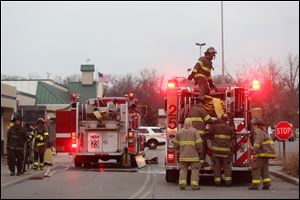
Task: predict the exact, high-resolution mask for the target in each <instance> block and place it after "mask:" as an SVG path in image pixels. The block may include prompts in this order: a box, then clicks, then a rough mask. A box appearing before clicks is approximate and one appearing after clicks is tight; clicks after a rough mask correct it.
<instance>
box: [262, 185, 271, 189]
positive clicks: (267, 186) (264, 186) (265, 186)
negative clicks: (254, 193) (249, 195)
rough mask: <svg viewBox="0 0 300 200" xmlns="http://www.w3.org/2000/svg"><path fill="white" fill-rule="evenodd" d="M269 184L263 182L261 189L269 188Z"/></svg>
mask: <svg viewBox="0 0 300 200" xmlns="http://www.w3.org/2000/svg"><path fill="white" fill-rule="evenodd" d="M270 186H271V184H264V185H263V187H262V188H261V189H262V190H269V189H270Z"/></svg>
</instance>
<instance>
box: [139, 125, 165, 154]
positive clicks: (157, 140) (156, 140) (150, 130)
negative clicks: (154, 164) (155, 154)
mask: <svg viewBox="0 0 300 200" xmlns="http://www.w3.org/2000/svg"><path fill="white" fill-rule="evenodd" d="M137 130H138V131H139V132H141V133H142V134H143V135H145V137H146V143H147V147H148V148H149V149H156V147H157V146H161V145H165V143H166V132H165V131H164V130H163V129H162V128H160V127H157V126H147V127H146V126H141V127H139V128H138V129H137Z"/></svg>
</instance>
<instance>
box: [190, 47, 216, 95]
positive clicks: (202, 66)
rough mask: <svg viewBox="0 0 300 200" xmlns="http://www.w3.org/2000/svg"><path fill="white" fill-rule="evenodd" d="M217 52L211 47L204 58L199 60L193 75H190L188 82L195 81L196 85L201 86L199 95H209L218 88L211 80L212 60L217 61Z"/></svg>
mask: <svg viewBox="0 0 300 200" xmlns="http://www.w3.org/2000/svg"><path fill="white" fill-rule="evenodd" d="M216 53H217V51H216V50H215V48H213V47H209V48H208V49H207V50H206V51H205V52H204V56H202V57H200V58H199V59H198V62H197V63H196V65H195V66H194V69H193V71H192V73H191V74H190V75H189V77H188V80H192V79H194V81H195V85H198V86H199V95H200V96H202V97H204V95H209V92H210V90H215V89H216V87H215V85H214V83H213V81H212V78H211V70H212V69H213V70H214V68H213V66H212V60H213V59H215V56H216Z"/></svg>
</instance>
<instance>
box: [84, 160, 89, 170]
mask: <svg viewBox="0 0 300 200" xmlns="http://www.w3.org/2000/svg"><path fill="white" fill-rule="evenodd" d="M90 166H91V161H89V160H87V161H84V162H83V167H84V168H89V167H90Z"/></svg>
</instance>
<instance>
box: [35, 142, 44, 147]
mask: <svg viewBox="0 0 300 200" xmlns="http://www.w3.org/2000/svg"><path fill="white" fill-rule="evenodd" d="M44 144H45V143H44V142H42V143H37V144H36V146H37V147H38V146H42V145H44Z"/></svg>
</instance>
